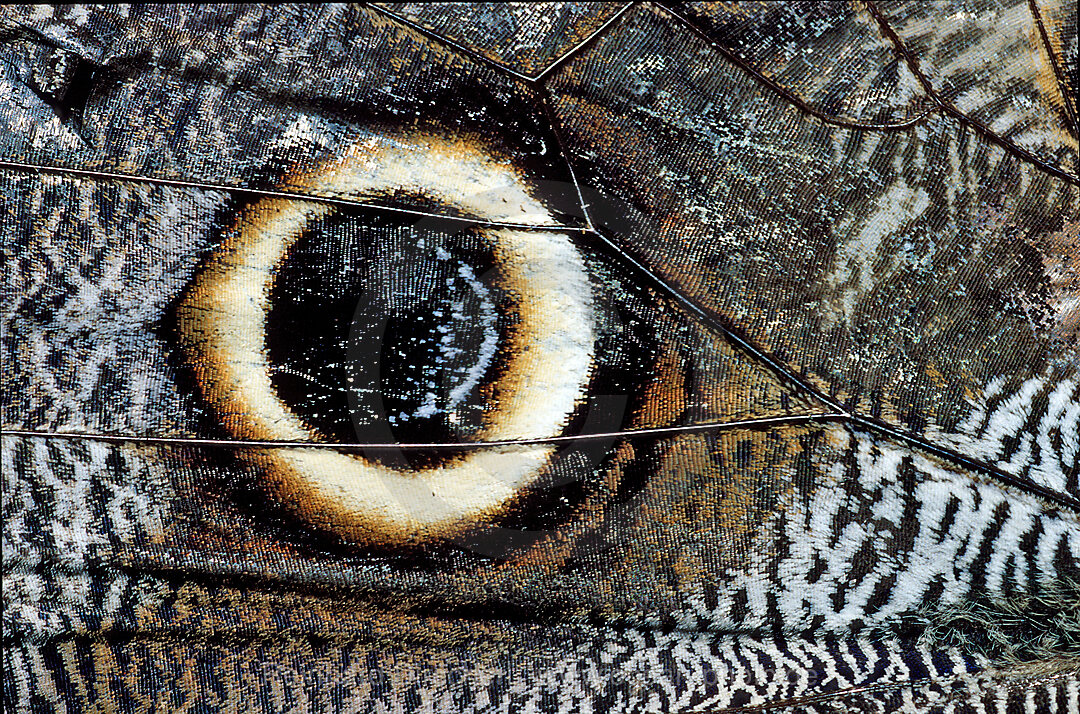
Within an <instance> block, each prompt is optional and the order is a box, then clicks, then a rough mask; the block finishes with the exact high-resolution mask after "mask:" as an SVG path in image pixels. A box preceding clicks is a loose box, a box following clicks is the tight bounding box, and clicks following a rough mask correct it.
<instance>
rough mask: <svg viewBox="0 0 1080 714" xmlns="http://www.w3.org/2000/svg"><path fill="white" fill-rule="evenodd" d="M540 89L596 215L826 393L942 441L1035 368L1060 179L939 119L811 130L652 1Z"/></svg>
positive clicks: (1062, 186)
mask: <svg viewBox="0 0 1080 714" xmlns="http://www.w3.org/2000/svg"><path fill="white" fill-rule="evenodd" d="M630 36H633V37H634V38H635V41H634V43H633V44H632V46H633V48H634V49H633V51H632V52H631V51H630V50H629V48H630V47H631V44H629V43H628V40H627V39H626V38H628V37H630ZM979 37H982V38H983V39H984V40H985V41H986V42H991V41H992V37H990V36H988V35H986V36H984V35H979ZM549 86H550V89H551V93H552V95H553V97H554V103H555V114H556V117H557V120H558V123H559V127H560V129H561V131H562V132H563V134H564V136H565V137H566V142H567V146H568V148H569V150H570V152H571V154H572V156H573V157H575V165H576V169H577V171H578V176H579V177H580V178H581V180H582V181H583V182H584V183H585V184H586V185H587V186H588V188H587V190H586V197H587V198H588V197H589V196H590V195H594V196H597V198H596V199H594V200H593V201H592V202H591V204H590V211H591V215H592V217H593V220H594V222H597V223H599V224H600V225H601V226H602V228H603V229H604V230H607V231H610V233H611V234H612V235H613V236H614V239H615V240H616V241H617V242H619V243H620V245H623V246H626V247H627V249H628V250H630V251H631V252H632V253H633V254H635V255H636V256H637V257H638V258H639V259H641V260H643V261H644V262H645V263H646V264H648V265H649V267H650V268H652V269H653V270H654V271H655V272H656V273H658V274H659V275H661V276H662V277H663V278H664V279H666V280H667V281H669V282H670V283H671V284H672V285H673V286H674V287H676V288H677V289H679V290H681V291H682V292H683V293H684V294H686V295H687V296H689V297H690V298H691V299H693V300H694V301H695V302H696V303H697V304H698V305H701V306H703V307H704V308H706V309H707V310H710V311H712V312H713V313H715V314H717V315H719V316H721V318H722V319H725V320H727V321H729V322H730V323H732V324H734V325H736V326H738V327H739V328H740V329H741V330H743V331H745V333H747V334H748V335H749V336H750V338H751V339H752V340H753V341H754V342H755V343H756V344H758V345H760V346H762V347H764V348H765V349H767V350H769V351H771V352H772V354H774V355H775V356H776V357H778V358H779V359H780V360H781V361H782V362H784V363H785V364H787V365H788V366H790V367H791V368H792V369H793V370H794V371H796V372H800V373H805V376H806V378H807V379H808V380H809V381H810V382H811V383H812V384H814V385H815V386H818V387H819V388H820V389H821V390H822V391H824V392H825V393H826V394H829V395H832V396H833V397H834V398H835V399H837V400H838V401H840V402H841V403H843V404H846V405H849V406H851V407H854V406H856V405H859V406H860V408H863V409H865V410H866V411H868V412H869V413H870V415H871V416H875V417H879V418H887V419H888V420H889V421H890V423H893V424H895V425H896V426H899V427H902V428H904V429H908V430H911V431H914V432H916V433H929V432H930V431H932V430H935V429H936V430H944V431H949V430H951V429H954V428H956V425H957V424H958V423H959V422H960V421H961V419H962V416H963V415H964V414H965V413H966V410H967V409H968V401H967V399H968V396H967V395H979V394H980V393H981V392H982V391H983V390H984V389H985V388H986V385H987V384H989V383H990V382H992V381H993V380H995V379H998V378H999V377H1003V378H1005V379H1007V380H1008V381H1009V383H1010V384H1013V385H1016V384H1019V383H1021V382H1023V381H1024V380H1025V379H1029V378H1031V377H1034V376H1037V375H1040V374H1042V373H1043V370H1044V369H1045V367H1046V364H1047V360H1048V358H1049V351H1050V349H1051V341H1052V336H1051V334H1050V331H1049V330H1048V329H1047V326H1048V324H1049V323H1048V322H1047V318H1048V317H1049V315H1050V313H1051V311H1052V308H1051V306H1050V305H1048V303H1047V299H1048V295H1047V292H1046V277H1045V274H1044V270H1045V268H1044V266H1043V258H1042V255H1043V253H1042V249H1041V245H1042V242H1043V241H1044V238H1045V236H1048V235H1050V234H1052V233H1055V232H1057V231H1060V230H1061V229H1062V226H1063V225H1064V222H1065V221H1066V220H1067V219H1069V218H1070V217H1074V216H1075V213H1076V210H1077V192H1076V189H1075V187H1074V186H1071V185H1070V184H1068V183H1066V182H1064V181H1062V180H1060V179H1057V178H1054V177H1052V176H1050V175H1049V174H1047V173H1046V172H1044V171H1042V170H1041V169H1040V168H1039V167H1038V166H1036V165H1034V164H1032V163H1030V162H1027V161H1024V160H1023V159H1021V158H1018V157H1016V156H1013V155H1012V154H1010V153H1009V152H1008V151H1007V150H1006V149H1004V148H1002V147H1001V146H999V145H998V144H996V143H994V142H991V141H989V140H987V139H985V138H983V137H981V136H979V135H977V134H975V133H973V132H971V131H969V130H967V129H965V128H964V127H963V125H962V124H961V123H960V122H959V121H957V120H955V119H953V118H949V117H945V116H941V115H931V116H930V117H928V118H927V119H926V120H925V121H923V122H921V123H919V124H916V125H915V126H912V127H910V128H906V129H894V130H888V131H865V130H852V129H846V128H842V127H835V126H829V125H826V124H823V123H822V122H821V121H820V120H818V119H815V118H813V117H808V116H806V115H805V114H803V113H800V112H798V111H797V110H795V109H793V108H792V107H791V105H790V104H788V103H787V102H786V101H784V100H783V99H781V98H780V97H778V96H777V95H776V94H775V93H773V92H771V91H769V90H767V89H765V88H763V87H761V86H760V85H759V84H757V83H755V82H754V81H753V80H752V79H751V78H750V77H749V76H748V75H747V74H746V73H745V72H744V71H742V70H741V69H739V68H737V67H735V66H733V65H732V64H731V63H730V62H729V61H728V60H727V59H725V58H724V57H723V56H722V55H720V54H719V53H718V52H716V51H715V49H713V48H711V47H710V46H709V45H708V44H707V43H705V42H702V41H698V40H696V39H694V38H693V37H691V36H688V35H686V34H685V33H683V32H682V31H680V29H679V28H678V27H677V26H676V25H675V24H673V21H672V20H671V18H670V17H668V16H666V15H665V14H664V12H663V11H662V10H657V9H655V8H653V9H650V8H638V9H635V10H633V11H631V12H630V13H629V15H628V16H627V17H626V19H625V21H624V22H622V23H620V24H619V26H618V27H617V28H615V29H613V30H612V31H611V32H610V33H609V34H607V35H605V36H604V37H602V38H601V39H600V40H598V41H597V42H596V43H595V44H594V45H592V46H591V47H589V48H588V49H587V50H586V51H585V52H584V53H583V54H582V55H581V56H580V57H579V58H578V59H576V60H575V61H574V62H571V63H570V64H568V65H567V66H566V67H564V68H561V69H560V71H559V72H558V73H557V74H556V75H555V76H554V77H553V78H552V80H551V82H550V85H549ZM751 137H752V139H751ZM641 166H649V167H651V169H650V170H649V171H648V172H645V173H643V172H642V171H641V170H640V167H641ZM606 207H617V208H615V209H612V210H605V208H606Z"/></svg>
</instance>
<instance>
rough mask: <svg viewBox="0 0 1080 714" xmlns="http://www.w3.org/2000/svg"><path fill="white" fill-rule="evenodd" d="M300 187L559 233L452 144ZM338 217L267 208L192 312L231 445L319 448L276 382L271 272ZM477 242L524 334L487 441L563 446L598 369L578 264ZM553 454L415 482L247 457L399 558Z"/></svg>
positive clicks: (468, 462) (361, 148)
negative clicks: (397, 549)
mask: <svg viewBox="0 0 1080 714" xmlns="http://www.w3.org/2000/svg"><path fill="white" fill-rule="evenodd" d="M290 184H291V185H295V186H298V187H302V188H303V189H306V190H308V191H310V192H312V193H314V194H319V195H332V196H340V197H349V198H356V199H371V198H377V197H388V196H393V195H414V196H425V197H428V198H431V199H434V200H437V201H438V202H440V203H441V204H443V205H445V206H448V207H452V208H454V209H456V210H458V211H460V212H461V213H463V214H464V215H467V216H470V217H475V218H478V219H482V220H488V221H499V222H506V223H511V222H512V223H523V224H535V225H540V226H555V225H556V221H555V219H554V218H553V217H552V216H551V214H550V213H549V212H548V211H547V210H546V209H545V208H544V206H543V205H542V204H541V203H539V202H538V201H537V200H536V199H534V198H533V197H532V196H531V195H530V193H529V191H528V190H527V188H526V186H525V185H524V184H523V182H522V181H521V179H520V178H519V176H518V175H517V173H516V172H515V171H514V170H513V169H512V168H511V167H510V166H509V165H508V164H506V163H500V162H498V161H497V160H496V159H495V158H494V157H492V156H491V155H489V154H487V153H486V152H484V151H482V150H480V149H478V148H476V147H475V146H474V145H473V144H470V143H468V142H467V141H465V140H461V139H455V138H452V139H445V138H437V137H433V136H429V135H406V136H400V137H396V138H386V137H380V138H377V139H371V140H369V141H366V142H362V143H359V144H356V145H354V146H352V147H351V148H350V149H349V150H348V151H346V152H345V153H344V155H343V156H341V157H340V158H339V159H337V160H336V161H334V162H333V163H329V164H327V165H324V166H322V167H320V168H318V169H316V170H314V171H312V172H311V173H309V174H306V175H304V176H301V177H299V178H298V179H295V180H294V181H291V182H290ZM335 210H336V209H335V208H334V207H332V206H327V205H324V204H317V203H314V202H310V201H303V200H285V199H265V200H261V201H259V202H257V203H256V204H254V205H253V206H251V207H250V208H249V209H248V210H246V211H244V213H243V214H242V215H241V216H240V218H239V219H238V222H237V225H236V229H235V230H234V231H231V232H230V234H229V235H228V236H227V238H226V239H225V241H224V242H223V244H222V245H221V246H220V247H219V248H218V249H217V250H216V251H215V253H214V254H213V255H212V256H211V257H210V259H209V260H208V261H207V264H206V266H205V267H204V269H203V270H202V271H201V272H200V273H199V275H198V276H197V277H196V279H195V280H194V281H193V283H192V286H191V288H190V289H189V291H188V293H187V294H186V295H185V296H184V298H183V301H182V303H181V305H180V326H181V329H180V332H181V341H182V345H183V349H184V351H185V353H186V355H187V358H188V360H189V361H190V363H191V364H192V365H193V369H194V370H195V372H196V377H197V379H198V382H199V384H200V385H201V388H202V392H203V395H204V397H205V398H206V400H207V401H208V402H209V403H210V404H211V405H212V406H213V407H214V409H215V410H216V412H217V413H218V415H219V417H220V418H221V420H222V423H223V425H224V426H225V428H226V429H227V430H228V431H229V432H230V433H231V434H232V435H233V436H234V437H235V438H238V439H260V440H267V441H276V440H283V441H321V437H320V436H319V435H318V434H317V433H315V432H314V431H313V430H312V429H310V428H309V427H308V426H307V425H305V424H304V423H303V421H302V420H301V419H300V418H299V417H297V416H296V415H295V414H294V413H293V412H292V411H291V410H290V409H289V407H288V406H287V405H286V404H285V403H284V402H283V401H282V400H281V398H280V397H279V396H278V395H277V393H276V391H275V389H274V387H273V385H272V383H271V379H270V364H269V361H268V357H267V349H266V320H267V315H268V313H269V308H270V304H269V302H270V293H271V288H272V286H273V281H274V277H275V273H276V270H277V266H279V265H280V264H281V262H282V261H283V260H284V259H285V258H286V256H287V255H288V252H289V249H290V248H291V246H292V245H293V243H294V242H295V241H296V240H297V238H299V237H300V235H301V234H302V233H303V231H304V230H305V228H306V227H307V226H308V225H309V224H310V223H311V222H312V221H313V220H317V219H319V218H322V217H324V216H327V215H329V214H330V213H332V212H333V211H335ZM482 235H483V236H484V237H485V238H486V239H487V240H489V241H490V243H491V247H492V250H493V253H494V255H495V259H496V261H497V262H498V264H499V268H500V271H501V275H502V276H503V278H504V282H505V284H504V285H503V289H504V290H506V291H508V292H510V293H512V294H513V296H514V303H515V305H516V306H517V310H518V315H517V317H518V323H517V325H516V327H515V328H514V331H513V334H512V336H511V338H510V339H511V345H510V349H509V350H507V352H508V354H510V357H509V358H508V362H507V365H506V369H505V370H504V377H503V378H501V379H500V382H499V385H498V393H499V395H500V397H499V400H498V403H497V404H496V405H495V408H494V410H492V411H491V412H489V418H488V419H487V420H486V422H485V427H484V429H483V430H482V432H481V434H480V438H481V439H483V440H504V439H520V438H543V437H548V436H555V435H558V434H559V433H560V431H561V430H562V429H563V428H564V427H565V426H566V423H567V421H568V419H569V418H570V416H571V415H572V414H573V412H574V410H575V408H576V406H577V404H578V402H579V400H580V399H581V398H582V397H583V396H584V394H585V389H586V387H587V385H588V383H589V379H590V377H591V374H592V369H593V362H594V360H593V357H594V355H593V352H594V349H595V334H594V330H593V325H594V314H593V299H592V287H591V285H590V282H589V278H588V274H587V271H586V268H585V263H584V260H583V258H582V256H581V254H580V253H579V252H578V251H577V249H576V248H575V247H574V245H573V243H572V242H571V241H570V239H569V237H568V236H567V235H565V234H562V233H557V232H553V231H551V232H549V231H532V230H514V229H505V228H498V229H491V228H485V229H483V233H482ZM384 368H385V366H384ZM391 368H392V367H391ZM554 452H555V447H553V446H522V447H492V448H486V449H477V450H475V451H470V452H465V453H464V454H463V455H461V456H458V457H455V458H453V459H452V460H450V461H448V462H447V463H445V464H442V465H439V466H436V467H432V468H429V469H421V470H408V471H406V470H399V469H394V468H390V467H387V466H385V465H383V464H380V463H378V462H375V461H372V460H369V459H366V458H364V457H363V456H360V455H355V454H346V453H342V452H336V451H333V450H329V449H305V448H281V449H262V450H252V451H250V452H245V454H246V455H245V458H247V459H249V460H251V461H254V462H256V463H257V464H258V465H259V467H260V468H261V469H262V470H263V471H264V472H265V473H266V475H267V477H268V478H269V481H270V484H271V488H272V490H273V491H274V492H275V493H276V495H277V497H278V498H279V499H280V500H281V501H282V502H283V503H285V504H286V505H287V506H289V507H290V508H292V509H293V510H294V511H295V512H296V513H297V514H298V515H300V516H301V517H302V518H304V519H306V520H307V521H309V522H311V523H312V524H314V525H317V526H320V527H322V528H326V529H329V530H330V531H332V532H334V533H337V534H338V535H340V536H342V537H343V538H346V539H347V540H350V541H353V542H356V543H360V544H367V545H379V546H396V545H405V544H421V543H427V542H431V541H433V540H439V539H445V538H447V537H450V536H453V535H456V534H458V533H461V532H463V531H466V530H468V529H470V528H472V527H475V526H477V525H480V524H481V523H484V522H487V521H488V520H490V519H491V518H493V517H496V516H498V515H499V514H500V513H502V512H504V511H505V510H506V508H507V507H508V506H509V505H510V504H511V503H512V502H513V501H514V500H515V498H516V497H518V496H519V494H520V493H521V490H522V488H523V487H525V486H527V485H528V484H530V483H532V482H534V481H535V480H536V479H537V478H538V477H539V476H540V475H541V473H542V472H543V470H544V468H545V467H546V466H547V464H548V462H549V460H550V458H551V457H552V455H553V454H554Z"/></svg>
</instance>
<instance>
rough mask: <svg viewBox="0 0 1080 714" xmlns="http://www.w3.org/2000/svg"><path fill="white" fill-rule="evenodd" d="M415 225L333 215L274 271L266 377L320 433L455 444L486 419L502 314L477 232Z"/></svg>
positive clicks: (507, 315)
mask: <svg viewBox="0 0 1080 714" xmlns="http://www.w3.org/2000/svg"><path fill="white" fill-rule="evenodd" d="M425 223H426V224H428V225H419V226H417V225H410V224H409V222H408V219H404V220H395V219H394V218H392V217H387V216H385V215H381V214H356V213H353V214H351V215H350V214H345V213H337V214H334V215H332V216H330V217H328V218H325V219H322V220H320V221H316V222H313V223H312V224H311V225H310V226H309V228H308V230H306V231H305V233H304V234H303V235H301V236H300V237H299V238H298V239H297V241H296V243H295V244H294V246H293V248H292V249H291V251H290V253H289V255H288V257H287V258H286V260H285V261H284V262H283V263H282V264H281V265H280V266H279V267H278V272H277V274H276V276H275V279H274V283H273V288H272V290H271V294H270V301H271V309H270V313H269V315H268V320H267V336H266V340H267V351H268V357H269V362H270V366H271V381H272V383H273V385H274V387H275V388H276V390H277V392H278V395H279V396H280V397H281V398H282V400H283V401H284V402H285V403H286V404H287V405H288V406H289V408H290V409H291V410H292V411H293V413H295V414H296V415H297V416H298V417H300V418H301V419H302V420H303V421H304V422H305V423H307V424H308V425H309V426H311V427H313V428H315V429H316V430H318V431H319V432H320V433H321V434H322V435H323V436H324V437H326V438H327V439H330V440H336V441H342V442H357V443H417V442H448V443H455V442H463V441H470V440H475V439H476V438H477V435H478V433H479V431H480V429H481V428H482V427H483V425H484V413H485V405H488V406H487V408H490V402H491V400H490V399H487V398H485V395H486V392H485V390H488V389H490V385H491V383H492V381H493V380H494V379H495V377H496V375H497V373H498V369H499V365H500V354H501V349H502V345H503V343H504V339H503V338H504V335H505V334H506V331H507V329H508V327H509V324H510V321H511V320H512V310H509V309H508V305H507V300H506V298H505V296H504V293H503V292H502V291H501V289H500V287H499V286H498V284H497V282H498V281H497V278H498V274H497V270H496V268H495V262H494V257H493V255H492V253H491V250H490V247H489V246H488V245H487V244H486V243H485V242H484V240H483V239H482V238H481V237H480V236H479V235H477V234H476V233H475V232H473V231H471V230H462V228H461V224H456V225H455V224H450V223H448V222H437V223H436V222H432V221H426V222H425Z"/></svg>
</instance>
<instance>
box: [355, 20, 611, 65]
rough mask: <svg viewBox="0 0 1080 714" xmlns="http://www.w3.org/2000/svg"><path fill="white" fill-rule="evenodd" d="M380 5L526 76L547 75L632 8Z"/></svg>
mask: <svg viewBox="0 0 1080 714" xmlns="http://www.w3.org/2000/svg"><path fill="white" fill-rule="evenodd" d="M375 4H376V5H379V6H381V7H385V8H386V9H387V10H389V11H391V12H393V13H395V14H397V15H398V16H400V17H403V18H405V19H407V20H409V21H411V22H414V23H416V24H418V25H420V26H421V27H423V28H424V29H426V30H429V31H430V32H433V33H435V34H436V35H438V36H440V37H445V38H446V39H448V40H450V41H451V42H454V43H456V44H458V45H462V46H464V47H467V48H468V49H470V50H472V51H473V52H476V53H478V54H480V55H482V56H484V57H487V58H488V59H490V60H491V61H493V62H498V63H499V64H501V65H503V66H505V67H508V68H509V69H512V70H514V71H516V72H519V73H521V74H525V75H535V74H537V73H539V72H541V71H543V70H544V69H545V68H547V67H548V66H549V65H551V64H552V63H553V62H555V61H557V60H558V59H559V58H560V57H561V56H562V55H563V54H565V53H566V52H567V51H569V50H570V49H571V48H573V47H574V46H575V45H577V44H578V43H580V42H582V41H584V40H585V39H587V38H588V37H589V36H590V35H591V34H592V33H594V32H595V31H596V30H598V29H600V27H601V26H602V25H603V24H604V23H605V22H607V21H608V20H610V19H611V18H612V17H614V16H615V14H616V13H618V12H619V10H621V9H622V8H623V6H625V5H626V3H622V2H482V3H468V4H465V3H447V2H425V3H410V2H384V3H375Z"/></svg>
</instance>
